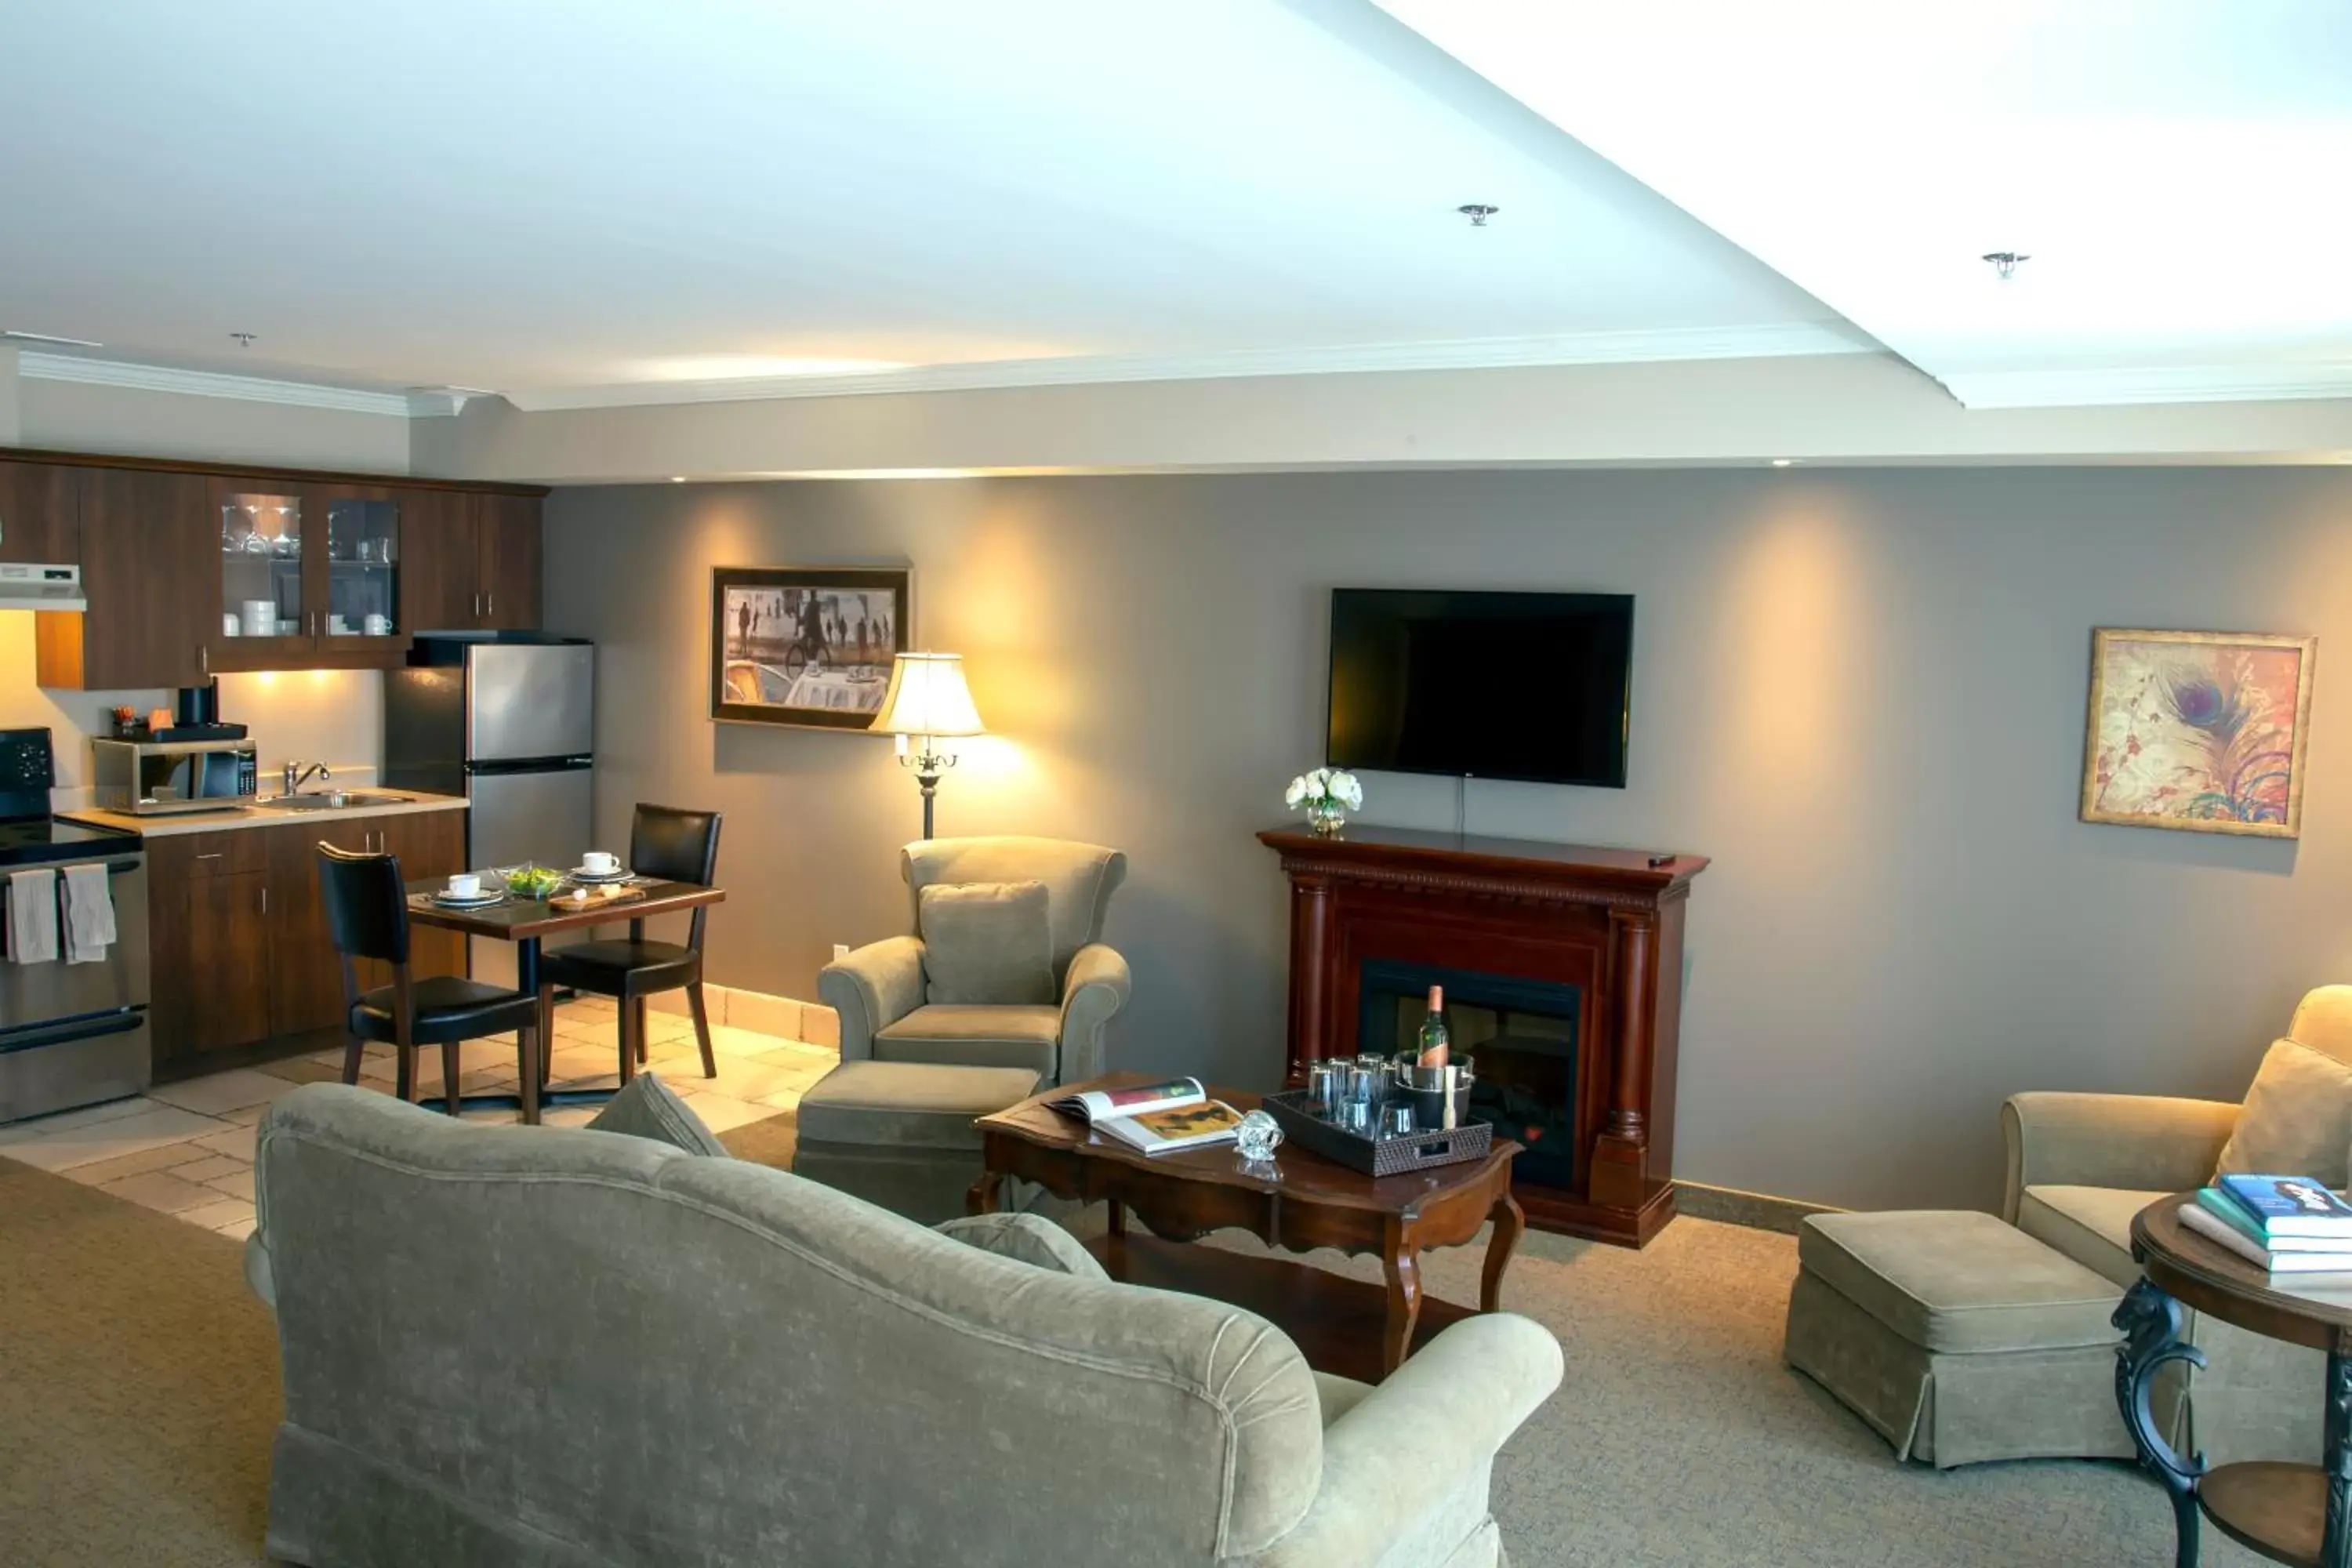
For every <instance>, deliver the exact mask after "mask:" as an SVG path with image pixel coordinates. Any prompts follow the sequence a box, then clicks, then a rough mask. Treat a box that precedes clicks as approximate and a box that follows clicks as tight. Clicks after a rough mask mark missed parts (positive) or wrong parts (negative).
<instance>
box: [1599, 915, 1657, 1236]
mask: <svg viewBox="0 0 2352 1568" xmlns="http://www.w3.org/2000/svg"><path fill="white" fill-rule="evenodd" d="M1609 935H1610V943H1609V946H1610V963H1611V965H1612V967H1613V968H1614V969H1615V971H1616V975H1617V983H1616V986H1615V990H1616V998H1615V1000H1616V1012H1617V1017H1616V1020H1615V1021H1616V1026H1617V1028H1616V1034H1617V1040H1616V1047H1617V1048H1616V1051H1615V1054H1614V1059H1613V1060H1612V1061H1611V1063H1610V1073H1609V1113H1608V1116H1607V1119H1606V1120H1605V1121H1603V1122H1602V1124H1601V1133H1600V1136H1598V1137H1597V1138H1595V1139H1594V1140H1593V1141H1592V1174H1591V1183H1590V1189H1589V1190H1590V1191H1591V1195H1592V1201H1593V1202H1595V1203H1600V1204H1609V1205H1614V1206H1617V1207H1620V1208H1639V1207H1640V1206H1641V1205H1642V1204H1643V1201H1644V1200H1645V1199H1647V1198H1648V1196H1649V1195H1650V1194H1649V1183H1648V1179H1647V1178H1648V1175H1649V1152H1650V1129H1649V1118H1648V1114H1647V1111H1646V1110H1645V1107H1646V1106H1647V1104H1648V1101H1649V1098H1650V1062H1651V1053H1652V1050H1653V1047H1654V1042H1653V1039H1652V1037H1651V1029H1652V1026H1653V1022H1654V1019H1655V1018H1656V1017H1657V986H1658V959H1657V953H1658V920H1657V916H1656V915H1655V914H1654V913H1653V912H1651V911H1650V910H1624V909H1620V910H1611V911H1610V914H1609Z"/></svg>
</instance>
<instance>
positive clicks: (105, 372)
mask: <svg viewBox="0 0 2352 1568" xmlns="http://www.w3.org/2000/svg"><path fill="white" fill-rule="evenodd" d="M16 374H18V375H20V376H22V377H24V378H25V379H26V380H27V381H71V382H79V383H80V384H83V385H85V386H123V387H130V388H132V389H134V390H136V391H140V392H170V393H176V394H178V395H181V396H183V397H233V398H237V399H239V400H241V401H244V402H247V403H278V404H284V405H290V406H293V407H297V408H331V409H334V410H337V411H338V412H341V413H344V414H391V415H397V416H401V417H403V418H405V417H407V416H409V415H410V414H411V413H412V412H415V410H414V409H413V408H412V406H411V404H410V399H409V395H407V394H406V393H400V392H361V391H358V390H355V389H353V388H351V387H344V386H317V385H313V384H310V383H309V382H300V381H271V380H268V379H265V378H263V377H261V376H254V375H223V374H219V373H217V372H215V371H207V370H173V369H172V368H170V367H169V366H165V365H156V364H128V363H123V362H122V361H120V360H108V359H83V358H81V357H80V356H79V355H78V354H51V353H29V352H27V353H19V354H18V355H17V356H16Z"/></svg>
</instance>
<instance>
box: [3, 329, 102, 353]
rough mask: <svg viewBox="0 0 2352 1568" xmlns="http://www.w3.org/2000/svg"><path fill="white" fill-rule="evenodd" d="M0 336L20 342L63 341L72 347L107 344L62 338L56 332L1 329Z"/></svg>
mask: <svg viewBox="0 0 2352 1568" xmlns="http://www.w3.org/2000/svg"><path fill="white" fill-rule="evenodd" d="M0 338H13V339H15V340H16V342H20V343H61V344H63V345H64V346H65V347H67V348H72V349H102V348H104V347H105V346H106V345H105V344H104V343H101V342H94V341H92V340H91V339H89V338H61V337H59V336H58V334H57V333H55V332H20V331H14V330H13V329H12V330H8V331H0Z"/></svg>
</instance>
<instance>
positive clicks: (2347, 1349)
mask: <svg viewBox="0 0 2352 1568" xmlns="http://www.w3.org/2000/svg"><path fill="white" fill-rule="evenodd" d="M2196 1201H2197V1194H2194V1193H2177V1194H2174V1195H2172V1196H2171V1197H2168V1198H2162V1199H2159V1200H2158V1201H2157V1202H2155V1203H2152V1204H2150V1205H2148V1206H2147V1207H2146V1208H2144V1209H2142V1210H2140V1212H2139V1213H2138V1214H2137V1215H2136V1216H2134V1218H2133V1220H2132V1227H2131V1237H2132V1257H2133V1258H2136V1259H2137V1260H2138V1263H2139V1265H2140V1268H2141V1269H2142V1270H2143V1271H2144V1272H2145V1274H2146V1278H2145V1279H2141V1280H2140V1282H2139V1283H2138V1284H2137V1285H2135V1286H2133V1287H2132V1289H2131V1292H2130V1294H2128V1295H2126V1297H2125V1298H2124V1300H2123V1305H2121V1306H2120V1307H2117V1308H2116V1327H2117V1328H2119V1329H2121V1330H2123V1331H2124V1335H2125V1338H2124V1342H2123V1344H2122V1345H2121V1346H2119V1347H2118V1348H2117V1350H2116V1356H2117V1358H2118V1360H2117V1363H2116V1400H2117V1402H2118V1403H2119V1404H2120V1405H2122V1406H2123V1414H2124V1425H2125V1426H2127V1427H2128V1428H2130V1430H2131V1435H2132V1441H2133V1442H2134V1443H2135V1444H2136V1445H2137V1447H2138V1448H2139V1458H2140V1463H2141V1464H2142V1465H2144V1466H2146V1467H2147V1468H2148V1469H2149V1470H2151V1471H2153V1472H2154V1473H2155V1476H2156V1479H2158V1481H2160V1482H2162V1483H2163V1485H2164V1489H2165V1490H2166V1491H2167V1492H2168V1493H2170V1494H2171V1497H2172V1510H2173V1518H2174V1521H2175V1524H2176V1526H2177V1529H2178V1534H2179V1546H2178V1548H2177V1555H2176V1558H2175V1561H2176V1563H2178V1564H2179V1568H2196V1563H2197V1554H2198V1529H2199V1517H2200V1514H2201V1515H2202V1516H2203V1517H2204V1518H2205V1519H2210V1520H2211V1521H2213V1523H2214V1524H2215V1525H2217V1526H2219V1527H2220V1529H2221V1533H2223V1534H2224V1535H2227V1536H2228V1537H2230V1539H2231V1540H2232V1541H2235V1542H2239V1543H2240V1544H2242V1545H2243V1546H2245V1547H2248V1548H2249V1549H2251V1550H2252V1551H2255V1552H2261V1553H2262V1554H2263V1556H2265V1557H2268V1558H2270V1559H2272V1560H2273V1562H2278V1563H2299V1564H2305V1565H2307V1568H2352V1290H2347V1289H2341V1288H2337V1289H2327V1288H2324V1287H2318V1286H2313V1287H2308V1288H2305V1289H2296V1288H2295V1287H2294V1286H2293V1285H2291V1284H2289V1283H2287V1282H2286V1281H2284V1280H2274V1279H2273V1278H2272V1276H2271V1274H2270V1273H2269V1271H2268V1270H2266V1269H2263V1268H2256V1267H2255V1266H2254V1265H2253V1264H2252V1263H2251V1262H2249V1261H2247V1260H2246V1259H2245V1258H2240V1257H2239V1256H2238V1255H2237V1254H2236V1253H2233V1252H2231V1251H2229V1250H2227V1249H2226V1248H2224V1247H2221V1246H2219V1245H2217V1244H2216V1243H2214V1242H2211V1241H2208V1240H2207V1239H2206V1238H2205V1237H2201V1236H2199V1235H2198V1234H2197V1233H2196V1232H2194V1231H2192V1230H2190V1229H2189V1228H2188V1227H2187V1226H2184V1225H2182V1224H2181V1223H2180V1212H2179V1211H2180V1205H2182V1204H2184V1203H2195V1202H2196ZM2183 1307H2193V1308H2195V1309H2196V1310H2198V1311H2200V1312H2204V1313H2210V1315H2211V1316H2213V1317H2216V1318H2219V1319H2221V1321H2223V1322H2225V1323H2235V1324H2236V1325H2237V1326H2238V1327H2240V1328H2242V1329H2245V1330H2249V1331H2252V1332H2254V1333H2257V1334H2263V1335H2266V1336H2267V1337H2269V1338H2271V1339H2274V1340H2284V1341H2286V1342H2289V1343H2291V1344H2298V1345H2308V1346H2310V1347H2311V1348H2312V1349H2314V1350H2317V1351H2324V1352H2326V1355H2327V1398H2326V1425H2325V1434H2324V1437H2323V1442H2322V1450H2321V1456H2320V1462H2319V1463H2318V1464H2316V1465H2295V1464H2286V1463H2283V1462H2280V1461H2276V1460H2269V1459H2261V1460H2252V1461H2248V1462H2244V1463H2240V1464H2233V1465H2220V1466H2216V1467H2213V1468H2207V1467H2206V1464H2205V1459H2204V1456H2203V1455H2201V1454H2199V1455H2192V1456H2189V1457H2187V1458H2184V1457H2182V1456H2181V1455H2180V1454H2179V1453H2178V1452H2176V1451H2175V1450H2174V1449H2173V1447H2172V1446H2171V1445H2170V1444H2168V1443H2167V1442H2166V1441H2165V1440H2164V1438H2163V1436H2161V1435H2160V1434H2159V1433H2158V1431H2157V1429H2156V1421H2155V1417H2154V1415H2152V1414H2151V1412H2150V1411H2149V1408H2148V1384H2149V1383H2150V1381H2151V1380H2152V1379H2153V1378H2154V1377H2155V1375H2156V1373H2157V1372H2158V1370H2159V1369H2160V1368H2162V1367H2164V1366H2166V1365H2168V1364H2170V1363H2175V1362H2182V1363H2187V1364H2189V1365H2190V1366H2197V1367H2201V1366H2203V1365H2204V1364H2205V1356H2204V1353H2203V1352H2200V1351H2199V1350H2198V1349H2196V1348H2195V1347H2194V1346H2192V1345H2190V1344H2189V1343H2188V1342H2186V1341H2185V1340H2184V1339H2183V1338H2182V1337H2181V1309H2182V1308H2183Z"/></svg>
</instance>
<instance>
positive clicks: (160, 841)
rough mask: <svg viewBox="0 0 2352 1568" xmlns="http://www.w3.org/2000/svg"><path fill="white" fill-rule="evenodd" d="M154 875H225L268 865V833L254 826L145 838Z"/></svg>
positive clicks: (261, 869) (266, 867)
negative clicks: (214, 831)
mask: <svg viewBox="0 0 2352 1568" xmlns="http://www.w3.org/2000/svg"><path fill="white" fill-rule="evenodd" d="M147 864H148V866H149V868H150V869H151V872H152V875H153V876H155V877H158V878H160V877H163V876H167V875H170V876H180V877H226V876H232V875H234V874H236V873H237V872H240V871H266V870H268V868H269V836H268V833H267V832H266V831H265V830H263V829H261V828H257V827H243V828H229V829H226V830H225V831H222V832H219V833H174V834H171V835H168V836H166V837H162V838H151V839H149V840H148V841H147Z"/></svg>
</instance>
